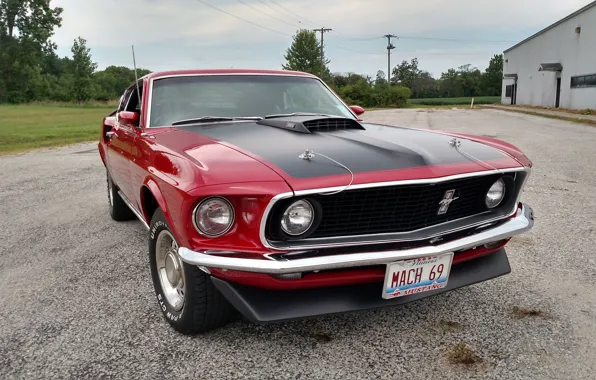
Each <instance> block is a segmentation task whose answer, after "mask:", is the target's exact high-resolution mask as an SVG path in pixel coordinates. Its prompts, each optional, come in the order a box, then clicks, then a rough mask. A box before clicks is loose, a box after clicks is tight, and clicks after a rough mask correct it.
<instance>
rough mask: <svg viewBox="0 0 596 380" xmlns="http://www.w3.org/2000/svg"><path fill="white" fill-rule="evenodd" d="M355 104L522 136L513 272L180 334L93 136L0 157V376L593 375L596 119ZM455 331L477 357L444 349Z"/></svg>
mask: <svg viewBox="0 0 596 380" xmlns="http://www.w3.org/2000/svg"><path fill="white" fill-rule="evenodd" d="M365 115H366V117H365V118H366V119H367V120H371V121H378V122H388V123H395V124H403V125H409V126H414V127H422V128H431V129H442V130H452V131H463V132H472V133H477V134H483V135H489V136H496V137H498V138H501V139H504V140H506V141H509V142H512V143H514V144H516V145H518V146H519V147H520V148H522V149H523V150H524V151H525V153H526V154H527V155H528V156H529V157H530V158H531V159H532V160H533V161H534V164H535V168H534V170H533V173H532V176H531V180H530V182H529V184H528V185H527V186H526V189H525V193H524V196H523V200H524V201H526V202H528V203H529V204H531V205H532V206H533V208H534V211H535V215H536V225H535V227H534V229H533V230H532V231H531V232H530V233H528V234H526V235H524V236H521V237H518V238H515V239H514V240H512V242H511V244H510V246H509V247H510V248H509V251H508V252H509V255H510V260H511V264H512V273H511V274H510V275H507V276H504V277H501V278H498V279H496V280H493V281H491V282H487V283H482V284H478V285H474V286H471V287H468V288H464V289H461V290H458V291H455V292H451V293H449V294H445V295H439V296H436V297H433V298H429V299H425V300H421V301H417V302H414V303H411V304H408V305H406V306H403V307H398V308H392V309H384V310H377V311H368V312H359V313H353V314H345V315H339V316H329V317H323V318H317V319H310V320H306V321H298V322H291V323H285V324H279V325H270V326H257V325H253V324H251V323H249V322H247V321H244V320H239V321H237V322H234V323H232V324H231V325H229V326H228V327H227V328H224V329H221V330H218V331H215V332H212V333H208V334H205V335H202V336H196V337H192V338H191V337H185V336H182V335H179V334H177V333H176V332H174V330H172V329H171V328H169V326H168V325H167V324H166V322H165V321H164V319H163V318H162V317H161V315H160V312H159V310H158V308H157V306H156V301H155V298H154V295H153V290H152V286H151V282H150V274H149V267H148V258H147V254H146V250H147V242H146V239H145V235H146V232H145V230H144V228H143V227H142V226H141V224H140V223H139V222H128V223H117V222H113V221H112V220H111V219H110V217H109V215H108V211H107V196H106V190H105V172H104V170H103V166H102V165H101V162H100V159H99V156H98V154H97V149H96V146H95V144H81V145H76V146H71V147H68V148H62V149H56V150H46V151H38V152H34V153H28V154H23V155H15V156H6V157H1V158H0V178H1V181H0V200H1V202H0V215H2V218H0V231H2V232H3V234H2V244H1V245H0V259H1V260H0V302H1V305H2V307H1V308H0V379H12V378H18V379H37V378H43V379H48V378H76V379H81V378H118V379H121V378H135V379H149V378H150V379H160V378H201V379H231V378H242V379H334V378H337V379H342V380H347V379H362V378H370V379H401V378H421V379H444V378H464V379H465V378H486V379H542V378H556V379H593V378H594V371H596V269H595V268H596V255H595V253H594V248H593V244H594V242H596V219H595V217H594V216H595V215H596V193H595V190H594V189H595V188H596V128H593V127H589V126H584V125H580V124H573V123H569V122H564V121H558V120H551V119H546V118H540V117H535V116H528V115H522V114H517V113H507V112H504V111H497V110H435V111H416V110H402V111H393V110H392V111H375V112H368V113H367V114H365ZM590 242H592V243H590ZM460 342H461V343H464V344H466V345H467V347H468V348H469V349H470V352H469V354H470V355H469V356H470V360H469V361H470V362H473V363H470V364H461V363H454V362H452V361H451V360H450V358H452V356H451V354H453V353H454V350H455V347H456V346H454V345H455V344H457V343H460ZM460 357H461V355H460Z"/></svg>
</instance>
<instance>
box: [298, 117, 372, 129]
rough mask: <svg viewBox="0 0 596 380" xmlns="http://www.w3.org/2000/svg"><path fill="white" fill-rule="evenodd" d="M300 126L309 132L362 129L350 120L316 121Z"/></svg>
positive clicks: (306, 122)
mask: <svg viewBox="0 0 596 380" xmlns="http://www.w3.org/2000/svg"><path fill="white" fill-rule="evenodd" d="M302 124H304V126H305V127H306V128H308V130H309V131H311V132H317V131H321V132H325V131H335V130H341V129H362V126H360V124H358V122H357V121H355V120H351V119H339V118H337V119H334V118H330V119H318V120H309V121H305V122H303V123H302Z"/></svg>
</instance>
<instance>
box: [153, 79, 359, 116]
mask: <svg viewBox="0 0 596 380" xmlns="http://www.w3.org/2000/svg"><path fill="white" fill-rule="evenodd" d="M294 112H303V113H319V114H328V115H336V116H345V117H349V118H354V115H353V114H352V113H351V112H350V110H349V109H348V108H347V107H346V106H345V105H343V104H342V103H341V101H340V100H339V99H338V98H337V97H336V96H335V95H334V94H333V93H332V92H331V91H330V90H328V89H327V87H325V86H324V85H323V84H322V83H321V82H320V81H319V80H318V79H316V78H308V77H292V76H284V75H206V76H181V77H172V78H164V79H157V80H155V81H154V83H153V93H152V98H151V115H150V118H151V120H150V123H149V126H150V127H158V126H165V125H172V123H174V122H176V121H180V120H188V119H196V118H200V117H204V116H222V117H246V116H260V117H264V116H267V115H273V114H289V113H294Z"/></svg>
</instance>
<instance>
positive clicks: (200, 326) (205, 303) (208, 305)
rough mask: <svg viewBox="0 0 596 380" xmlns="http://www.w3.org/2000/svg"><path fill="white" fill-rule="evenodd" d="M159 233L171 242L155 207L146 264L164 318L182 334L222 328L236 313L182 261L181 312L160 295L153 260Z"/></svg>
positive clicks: (203, 277) (205, 278)
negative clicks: (148, 267) (166, 236)
mask: <svg viewBox="0 0 596 380" xmlns="http://www.w3.org/2000/svg"><path fill="white" fill-rule="evenodd" d="M162 233H165V234H166V235H167V234H168V233H169V234H170V235H171V238H172V239H173V236H174V235H173V234H172V231H171V229H170V226H169V225H168V222H167V221H166V219H165V217H164V215H163V212H162V211H161V209H159V208H158V209H157V210H156V211H155V213H154V214H153V217H152V218H151V225H150V235H149V263H150V266H151V278H152V281H153V287H154V289H155V295H156V296H157V302H158V305H159V308H160V309H161V311H162V314H163V316H164V318H165V319H166V320H167V321H168V323H169V324H170V325H171V326H172V327H173V328H174V329H175V330H177V331H178V332H180V333H182V334H185V335H194V334H198V333H203V332H207V331H210V330H214V329H216V328H219V327H222V326H224V325H226V324H227V323H228V322H230V321H231V320H232V318H233V317H234V316H235V315H236V310H235V309H234V308H233V306H232V305H230V303H229V302H228V301H227V300H226V299H225V297H224V296H223V295H222V294H221V293H220V292H219V291H218V290H217V289H216V288H215V286H214V285H213V283H212V282H211V277H210V276H209V275H208V274H206V273H205V272H203V271H201V270H200V269H199V268H198V267H196V266H194V265H188V264H186V263H185V262H183V261H182V260H180V261H179V263H180V265H181V268H182V275H183V282H184V285H183V294H184V295H183V303H182V306H181V309H179V310H176V309H175V308H174V307H173V306H172V304H170V302H168V299H167V298H166V297H165V295H164V289H163V287H162V283H161V280H160V277H159V272H158V269H157V259H156V258H157V242H158V238H159V236H160V234H162ZM168 238H169V237H168ZM176 245H177V243H176ZM176 257H178V256H177V255H176ZM165 281H167V280H165ZM178 294H179V293H178Z"/></svg>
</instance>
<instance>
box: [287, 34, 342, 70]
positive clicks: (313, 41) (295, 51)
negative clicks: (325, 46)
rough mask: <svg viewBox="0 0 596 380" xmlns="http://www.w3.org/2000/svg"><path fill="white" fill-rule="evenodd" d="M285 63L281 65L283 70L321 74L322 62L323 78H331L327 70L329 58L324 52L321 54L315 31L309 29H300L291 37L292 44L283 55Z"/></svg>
mask: <svg viewBox="0 0 596 380" xmlns="http://www.w3.org/2000/svg"><path fill="white" fill-rule="evenodd" d="M284 59H285V60H286V63H285V64H283V65H282V68H283V69H284V70H295V71H303V72H307V73H310V74H314V75H318V76H320V75H321V62H323V65H322V66H323V78H321V79H324V80H327V79H330V78H331V72H330V71H329V67H328V65H329V62H330V61H329V60H328V59H326V58H325V53H324V52H323V54H322V55H321V44H320V42H319V41H318V40H317V36H316V33H315V32H313V31H311V30H306V29H301V30H299V31H298V32H297V33H296V34H295V35H294V37H293V41H292V45H291V46H290V47H289V48H288V49H287V50H286V54H285V55H284Z"/></svg>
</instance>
